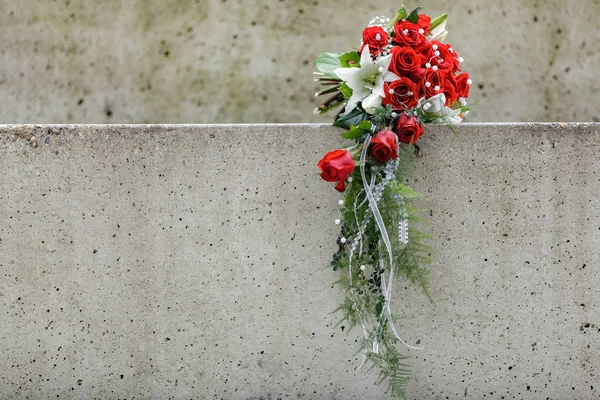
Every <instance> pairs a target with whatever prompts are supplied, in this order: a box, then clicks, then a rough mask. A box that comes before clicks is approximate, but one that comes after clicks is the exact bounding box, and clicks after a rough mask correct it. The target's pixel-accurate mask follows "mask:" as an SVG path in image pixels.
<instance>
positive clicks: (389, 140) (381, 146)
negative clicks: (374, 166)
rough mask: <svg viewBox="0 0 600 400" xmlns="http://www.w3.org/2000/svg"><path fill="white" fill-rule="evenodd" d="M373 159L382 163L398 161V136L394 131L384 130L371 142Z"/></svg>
mask: <svg viewBox="0 0 600 400" xmlns="http://www.w3.org/2000/svg"><path fill="white" fill-rule="evenodd" d="M371 157H373V158H374V159H376V160H377V161H381V162H388V161H389V160H391V159H392V158H393V159H394V160H397V159H398V136H396V134H395V133H394V132H392V131H388V130H382V131H380V132H378V133H377V134H376V135H375V137H374V138H373V139H372V140H371Z"/></svg>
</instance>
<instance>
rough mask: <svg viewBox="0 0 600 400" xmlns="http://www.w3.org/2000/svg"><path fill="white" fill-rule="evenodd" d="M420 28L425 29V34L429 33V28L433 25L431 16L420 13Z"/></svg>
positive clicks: (418, 23) (418, 22)
mask: <svg viewBox="0 0 600 400" xmlns="http://www.w3.org/2000/svg"><path fill="white" fill-rule="evenodd" d="M417 25H419V28H421V29H423V30H424V31H425V32H424V33H425V34H426V35H427V34H429V28H430V27H431V17H430V16H429V15H425V14H419V21H417Z"/></svg>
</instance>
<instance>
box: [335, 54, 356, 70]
mask: <svg viewBox="0 0 600 400" xmlns="http://www.w3.org/2000/svg"><path fill="white" fill-rule="evenodd" d="M339 60H340V64H341V65H342V67H344V68H350V67H360V54H358V52H357V51H349V52H347V53H344V54H342V55H341V56H339Z"/></svg>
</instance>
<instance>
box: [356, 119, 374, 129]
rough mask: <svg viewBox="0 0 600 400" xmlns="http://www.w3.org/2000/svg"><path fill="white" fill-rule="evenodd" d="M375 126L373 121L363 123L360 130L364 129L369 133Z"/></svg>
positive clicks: (359, 125)
mask: <svg viewBox="0 0 600 400" xmlns="http://www.w3.org/2000/svg"><path fill="white" fill-rule="evenodd" d="M372 125H373V124H371V121H361V122H360V124H358V127H359V128H360V129H364V130H365V131H369V130H371V126H372Z"/></svg>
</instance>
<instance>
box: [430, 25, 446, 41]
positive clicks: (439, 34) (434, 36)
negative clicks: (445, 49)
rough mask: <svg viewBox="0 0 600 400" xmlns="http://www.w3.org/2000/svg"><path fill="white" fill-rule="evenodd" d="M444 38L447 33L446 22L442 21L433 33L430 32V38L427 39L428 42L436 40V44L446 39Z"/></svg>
mask: <svg viewBox="0 0 600 400" xmlns="http://www.w3.org/2000/svg"><path fill="white" fill-rule="evenodd" d="M446 36H448V31H447V30H446V21H444V22H442V23H441V24H440V25H439V26H438V27H436V28H435V29H434V30H433V31H431V37H430V38H429V40H437V41H438V42H443V41H444V40H445V39H446Z"/></svg>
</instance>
